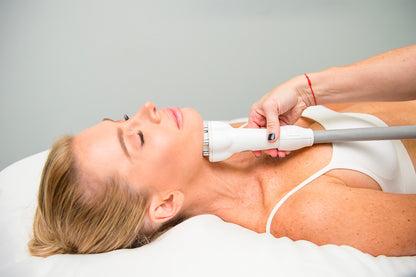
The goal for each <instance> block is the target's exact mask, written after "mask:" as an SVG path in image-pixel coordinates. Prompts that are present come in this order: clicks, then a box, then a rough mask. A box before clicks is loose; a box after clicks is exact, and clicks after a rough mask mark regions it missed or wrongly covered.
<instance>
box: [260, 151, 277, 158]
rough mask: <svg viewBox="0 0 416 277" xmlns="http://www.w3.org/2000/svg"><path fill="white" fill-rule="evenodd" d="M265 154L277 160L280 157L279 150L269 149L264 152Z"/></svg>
mask: <svg viewBox="0 0 416 277" xmlns="http://www.w3.org/2000/svg"><path fill="white" fill-rule="evenodd" d="M263 152H264V154H266V155H269V156H271V157H273V158H276V157H277V156H278V151H277V149H268V150H264V151H263Z"/></svg>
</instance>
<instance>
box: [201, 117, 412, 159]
mask: <svg viewBox="0 0 416 277" xmlns="http://www.w3.org/2000/svg"><path fill="white" fill-rule="evenodd" d="M412 138H416V125H410V126H394V127H370V128H353V129H335V130H322V131H314V130H312V129H307V128H302V127H299V126H295V125H287V126H282V127H280V136H279V138H278V139H277V140H276V142H274V143H270V142H269V141H268V140H267V130H266V129H252V128H233V127H231V126H230V125H229V124H228V123H226V122H221V121H204V147H203V153H202V154H203V156H208V157H209V161H210V162H219V161H223V160H225V159H227V158H229V157H231V156H232V155H233V154H234V153H237V152H244V151H256V150H267V149H273V148H277V149H279V150H281V151H292V150H297V149H301V148H303V147H308V146H311V145H313V144H317V143H330V142H342V141H364V140H392V139H412Z"/></svg>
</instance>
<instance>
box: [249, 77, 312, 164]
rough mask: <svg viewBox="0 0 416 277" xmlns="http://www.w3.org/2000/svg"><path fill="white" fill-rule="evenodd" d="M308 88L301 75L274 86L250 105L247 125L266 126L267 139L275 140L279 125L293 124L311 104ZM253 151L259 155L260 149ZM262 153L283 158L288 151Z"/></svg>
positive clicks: (251, 126) (252, 126) (273, 150)
mask: <svg viewBox="0 0 416 277" xmlns="http://www.w3.org/2000/svg"><path fill="white" fill-rule="evenodd" d="M305 83H306V86H305ZM308 88H309V87H308V85H307V81H306V79H305V77H303V78H302V76H298V77H295V78H293V79H291V80H289V81H287V82H285V83H283V84H281V85H279V86H277V87H275V88H274V89H273V90H272V91H270V92H269V93H267V94H266V95H264V96H263V97H262V98H261V99H260V100H259V101H258V102H256V103H254V104H253V106H251V109H250V114H249V120H248V127H249V128H267V138H268V140H269V141H270V142H275V141H276V140H277V138H278V137H279V134H280V126H284V125H291V124H294V123H295V122H296V121H297V120H298V119H299V118H300V117H301V115H302V112H303V111H304V110H305V109H306V108H307V107H308V106H310V105H311V104H312V103H311V99H310V96H309V95H310V92H309V91H308ZM312 101H313V99H312ZM253 153H254V154H255V155H256V156H257V157H259V156H260V155H261V151H253ZM264 153H266V154H268V155H270V156H272V157H277V156H279V157H281V158H283V157H285V156H286V155H287V154H289V153H290V152H288V151H279V150H278V149H270V150H265V151H264Z"/></svg>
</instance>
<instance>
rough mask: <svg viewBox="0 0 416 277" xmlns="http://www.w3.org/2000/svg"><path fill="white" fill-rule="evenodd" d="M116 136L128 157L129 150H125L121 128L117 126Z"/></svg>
mask: <svg viewBox="0 0 416 277" xmlns="http://www.w3.org/2000/svg"><path fill="white" fill-rule="evenodd" d="M117 137H118V141H119V142H120V146H121V149H123V152H124V154H126V156H127V157H128V158H129V159H130V154H129V151H127V147H126V143H125V141H124V137H123V130H121V128H117Z"/></svg>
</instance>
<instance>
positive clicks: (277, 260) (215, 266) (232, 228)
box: [0, 151, 416, 277]
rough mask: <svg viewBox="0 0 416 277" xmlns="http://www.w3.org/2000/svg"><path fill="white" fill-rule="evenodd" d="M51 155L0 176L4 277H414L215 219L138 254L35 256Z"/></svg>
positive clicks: (407, 263)
mask: <svg viewBox="0 0 416 277" xmlns="http://www.w3.org/2000/svg"><path fill="white" fill-rule="evenodd" d="M46 156H47V151H45V152H41V153H39V154H36V155H33V156H30V157H28V158H26V159H23V160H21V161H18V162H17V163H15V164H13V165H11V166H9V167H8V168H6V169H4V170H3V171H2V172H0V239H1V241H0V243H1V254H0V276H62V277H64V276H88V277H90V276H162V274H168V275H170V276H416V257H401V258H389V257H385V256H379V257H377V258H375V257H372V256H370V255H367V254H364V253H362V252H360V251H358V250H356V249H354V248H351V247H347V246H335V245H327V246H321V247H318V246H316V245H314V244H312V243H310V242H307V241H297V242H293V241H291V240H290V239H288V238H280V239H275V238H272V237H270V236H268V235H266V234H256V233H254V232H252V231H249V230H246V229H243V228H241V227H239V226H237V225H234V224H229V223H225V222H223V221H222V220H221V219H219V218H218V217H215V216H211V215H205V216H198V217H195V218H192V219H190V220H187V221H185V222H183V223H182V224H180V225H178V226H176V227H174V228H173V229H172V230H170V231H168V232H167V233H165V234H164V235H163V236H161V237H160V238H159V239H158V240H156V241H155V242H153V243H151V244H150V245H147V246H144V247H142V248H138V249H131V250H118V251H113V252H110V253H104V254H97V255H55V256H51V257H49V258H45V259H43V258H35V257H31V256H30V255H29V253H28V250H27V247H26V243H27V241H28V240H29V237H30V235H31V228H32V216H33V214H34V209H35V207H36V197H37V196H36V195H37V189H38V183H39V178H40V174H41V170H42V166H43V163H44V161H45V158H46Z"/></svg>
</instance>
